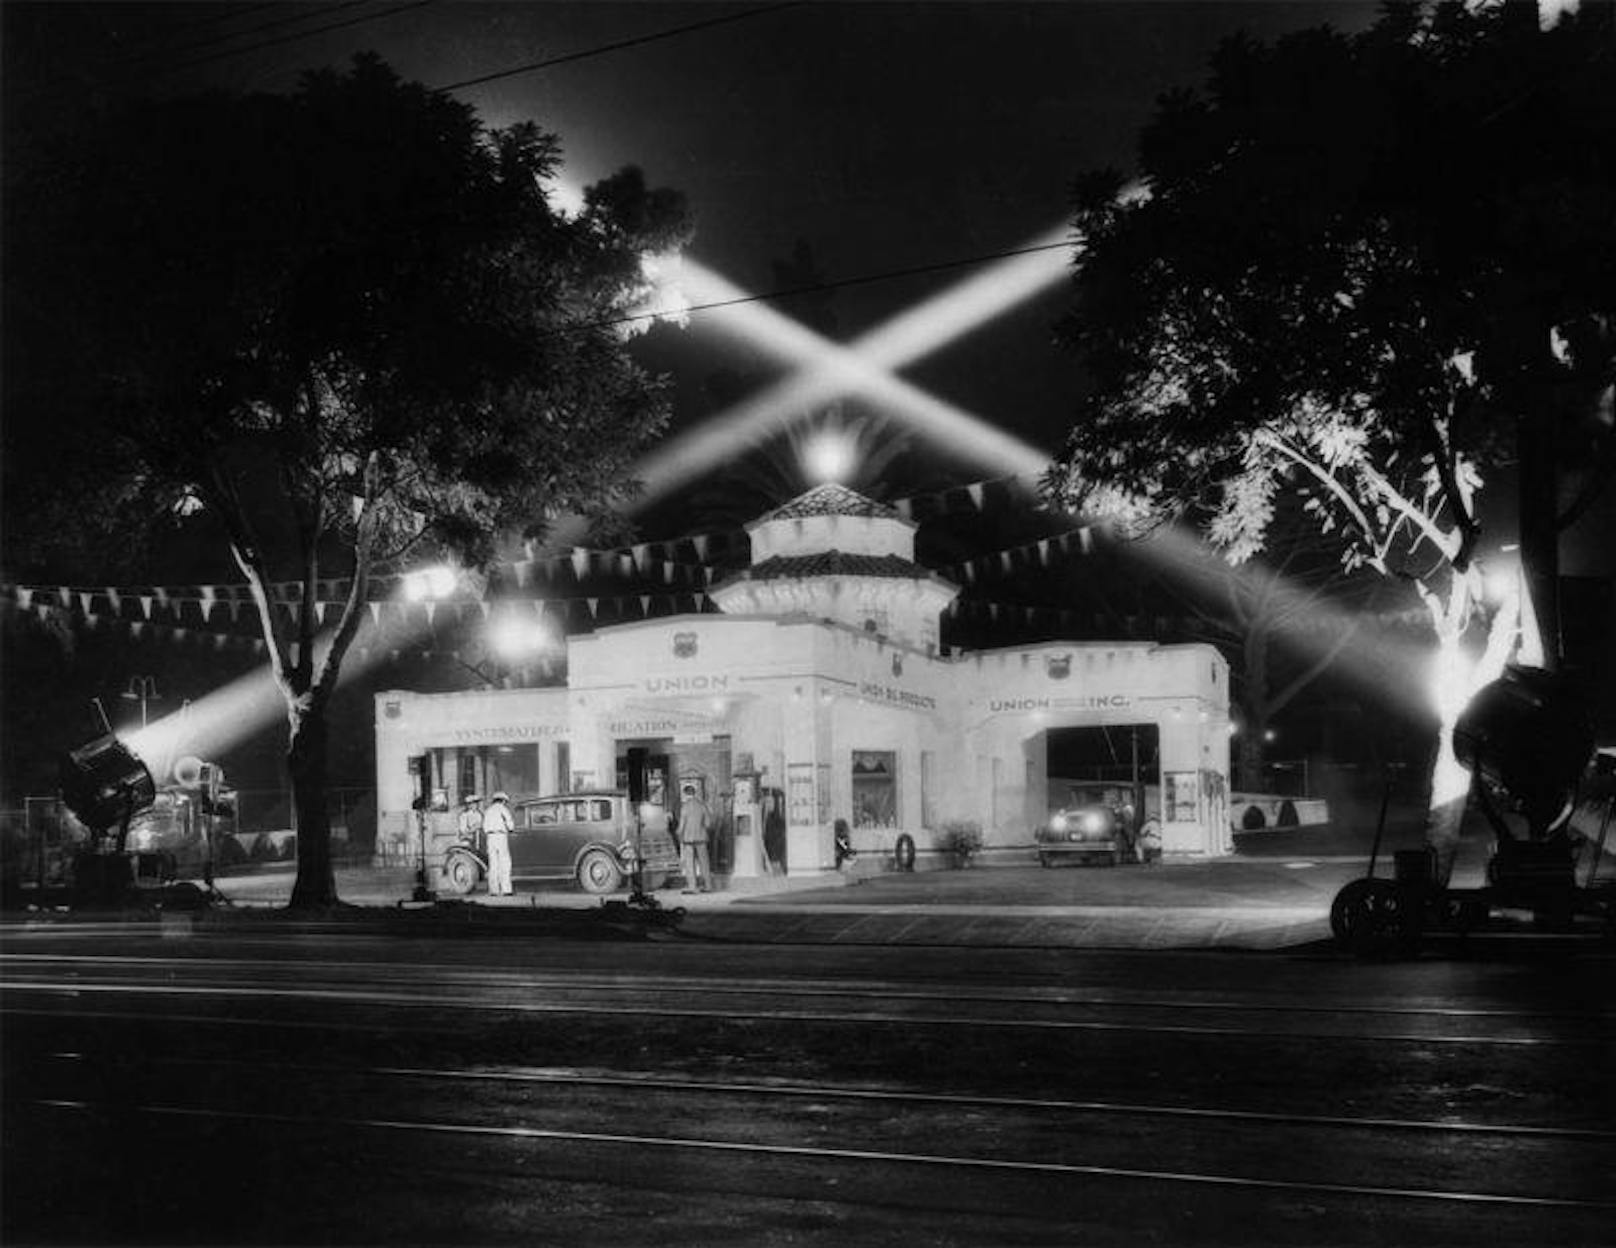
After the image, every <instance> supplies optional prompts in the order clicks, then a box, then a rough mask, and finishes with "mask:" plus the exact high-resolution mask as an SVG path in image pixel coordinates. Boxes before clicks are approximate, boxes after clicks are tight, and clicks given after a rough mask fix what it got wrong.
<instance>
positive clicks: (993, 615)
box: [988, 602, 1000, 624]
mask: <svg viewBox="0 0 1616 1248" xmlns="http://www.w3.org/2000/svg"><path fill="white" fill-rule="evenodd" d="M999 611H1000V607H999V604H998V603H996V602H990V603H988V618H989V619H990V620H992V621H993V622H994V623H995V624H997V623H998V622H999Z"/></svg>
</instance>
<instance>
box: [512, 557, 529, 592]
mask: <svg viewBox="0 0 1616 1248" xmlns="http://www.w3.org/2000/svg"><path fill="white" fill-rule="evenodd" d="M511 571H512V572H513V573H514V574H515V576H516V587H517V588H518V589H526V588H527V582H528V578H529V577H531V576H532V575H533V564H532V562H531V561H530V560H527V559H521V560H518V561H517V562H516V563H513V564H511Z"/></svg>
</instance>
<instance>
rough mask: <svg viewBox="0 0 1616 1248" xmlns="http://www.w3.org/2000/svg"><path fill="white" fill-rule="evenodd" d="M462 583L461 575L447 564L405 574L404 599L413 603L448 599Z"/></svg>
mask: <svg viewBox="0 0 1616 1248" xmlns="http://www.w3.org/2000/svg"><path fill="white" fill-rule="evenodd" d="M459 583H460V574H459V573H458V572H456V571H455V570H454V569H453V568H451V567H450V566H449V565H448V564H446V563H439V564H434V565H433V566H432V567H430V568H418V569H416V570H415V571H414V572H406V573H405V574H404V597H405V598H407V599H409V601H411V602H422V601H429V600H431V599H434V598H447V597H448V596H449V595H450V594H452V593H454V591H455V587H456V586H457V585H459Z"/></svg>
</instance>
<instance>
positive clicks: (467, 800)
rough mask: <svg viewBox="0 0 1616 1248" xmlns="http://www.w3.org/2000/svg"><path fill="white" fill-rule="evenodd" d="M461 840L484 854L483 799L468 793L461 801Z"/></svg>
mask: <svg viewBox="0 0 1616 1248" xmlns="http://www.w3.org/2000/svg"><path fill="white" fill-rule="evenodd" d="M459 831H460V840H461V843H462V844H465V845H470V846H471V847H472V848H473V849H475V850H476V851H477V852H478V853H479V854H480V853H482V852H483V844H482V842H483V799H482V798H481V797H479V796H478V795H477V794H475V793H467V794H466V795H465V796H464V797H462V798H461V799H460V827H459Z"/></svg>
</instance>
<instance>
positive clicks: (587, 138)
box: [0, 0, 1595, 644]
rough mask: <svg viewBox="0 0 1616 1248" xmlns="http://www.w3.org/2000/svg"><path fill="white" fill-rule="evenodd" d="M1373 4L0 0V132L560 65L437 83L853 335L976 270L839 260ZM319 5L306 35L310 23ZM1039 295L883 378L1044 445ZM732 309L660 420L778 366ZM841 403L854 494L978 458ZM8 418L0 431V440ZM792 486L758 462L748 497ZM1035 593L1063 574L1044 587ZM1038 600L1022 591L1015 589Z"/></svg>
mask: <svg viewBox="0 0 1616 1248" xmlns="http://www.w3.org/2000/svg"><path fill="white" fill-rule="evenodd" d="M1377 8H1378V4H1377V3H1376V0H1354V2H1350V3H1349V2H1329V3H1324V2H1320V3H1302V2H1300V0H1291V2H1288V3H1258V2H1256V0H1249V2H1245V3H1215V2H1212V0H1192V2H1189V3H1182V2H1177V0H1159V2H1158V0H1135V2H1131V3H1082V2H1080V3H1059V4H1057V3H1038V4H1022V3H984V2H979V0H971V2H965V3H947V4H944V3H920V4H887V3H858V4H854V3H843V4H812V3H808V4H786V5H779V4H771V3H768V2H767V0H762V2H760V3H757V4H751V5H748V4H685V3H650V4H646V3H592V4H563V3H521V4H516V3H479V2H463V3H456V2H453V0H435V2H431V3H410V2H409V0H358V2H357V3H320V4H289V3H274V4H262V3H238V4H207V3H170V4H144V3H113V4H99V5H78V4H71V3H49V4H45V3H28V2H19V0H11V2H8V3H6V4H5V5H4V6H3V7H0V17H3V20H4V23H5V32H4V33H5V40H4V58H5V64H4V70H5V72H4V77H3V79H0V85H3V90H4V104H5V118H4V125H5V127H6V130H7V132H8V134H9V135H12V136H15V135H16V134H17V133H18V130H19V129H21V128H28V129H30V130H38V129H40V128H45V127H49V126H50V125H51V123H52V120H53V117H54V116H55V115H56V114H58V113H60V112H67V111H71V110H73V109H74V108H75V107H76V106H78V105H79V104H81V103H82V102H83V101H85V100H88V99H100V100H102V101H105V100H106V99H108V98H111V99H114V100H115V99H117V98H119V96H120V95H121V94H125V93H127V94H135V93H140V92H144V91H157V92H165V93H167V92H187V91H192V90H197V89H200V88H202V87H208V86H221V85H222V86H228V87H231V88H234V89H238V90H263V91H272V92H281V91H288V90H291V89H292V88H293V87H294V86H295V85H296V82H297V77H298V75H299V74H300V73H301V72H302V71H304V70H306V69H309V68H313V67H318V66H337V65H342V64H345V63H346V62H347V61H348V59H349V58H350V57H352V56H353V55H354V54H355V53H357V52H361V51H375V52H377V53H379V54H380V55H382V56H383V57H384V58H385V59H386V60H387V61H389V62H390V63H391V64H392V65H393V67H394V68H395V69H396V70H397V71H398V72H399V73H400V74H402V75H403V76H404V77H406V78H410V79H415V80H418V81H421V82H423V83H425V84H427V85H428V86H432V87H447V86H450V85H451V84H455V83H458V82H461V81H463V80H466V79H471V78H476V77H481V76H484V75H491V74H500V73H502V71H509V70H515V69H518V68H519V67H523V66H528V65H533V64H535V63H537V62H542V61H548V60H554V59H557V58H570V59H566V60H564V62H563V63H560V64H555V65H550V66H548V67H542V68H537V69H534V70H532V71H531V72H519V73H514V74H511V75H509V76H505V77H501V78H499V79H498V80H497V81H493V82H488V83H484V84H482V85H477V86H468V87H463V88H457V89H456V94H457V95H458V96H459V97H460V98H462V99H464V100H466V101H468V102H469V103H471V104H473V105H474V106H475V107H476V108H477V109H478V111H479V113H480V115H481V116H482V118H483V120H484V121H485V122H487V123H488V124H491V125H505V124H509V123H512V122H515V121H519V120H533V121H536V122H538V123H539V124H540V125H542V126H543V127H545V128H546V129H549V130H552V131H554V132H556V133H557V134H558V135H559V136H560V137H561V140H562V143H563V147H564V151H565V155H566V166H565V172H566V175H567V177H568V178H569V179H570V180H571V181H573V182H574V183H577V184H587V183H588V182H591V181H594V180H596V179H598V178H600V177H602V176H604V175H606V174H609V173H611V172H613V171H615V170H616V169H618V168H620V167H622V166H623V165H625V164H637V165H639V166H641V167H642V168H643V169H644V170H645V171H646V173H647V175H648V178H649V179H650V181H651V182H652V183H653V184H654V185H666V186H671V187H675V188H677V189H679V190H681V191H683V192H684V193H685V194H686V195H687V196H688V198H689V201H690V204H691V206H692V208H693V211H694V214H695V218H696V223H697V235H696V238H695V240H694V243H693V244H692V246H691V247H690V249H689V252H688V254H689V256H690V257H691V258H692V259H693V260H695V261H698V262H699V263H700V264H701V265H703V266H705V267H706V268H708V269H710V270H712V271H714V272H716V273H717V274H720V275H722V276H723V277H724V278H726V279H728V280H729V281H731V282H733V283H735V284H736V285H738V286H739V287H741V288H743V289H744V290H746V291H748V292H752V293H757V294H763V293H767V292H769V291H770V290H771V289H774V288H775V283H776V278H775V274H774V262H775V261H778V260H782V259H784V258H786V257H787V256H788V255H789V254H790V253H791V251H792V249H793V247H794V246H795V245H796V243H797V241H798V240H804V241H806V243H807V244H808V246H809V247H810V248H811V251H812V255H813V258H814V261H815V264H816V267H817V268H818V270H819V271H820V274H821V275H822V277H823V278H824V279H826V280H828V281H831V282H842V283H848V284H847V285H846V286H845V287H844V288H841V289H838V290H836V291H835V293H834V294H833V295H832V296H831V297H830V299H829V306H830V310H831V311H832V312H833V313H834V316H835V319H836V331H835V332H836V337H837V338H838V339H840V340H842V341H851V340H853V339H855V338H857V337H858V336H859V335H860V334H862V333H865V332H867V331H869V330H871V329H873V328H875V327H877V326H879V325H881V324H882V323H883V322H885V321H886V320H887V319H888V318H891V317H893V316H895V315H897V314H899V313H901V312H903V311H904V310H906V309H909V308H912V307H914V306H915V305H917V304H919V303H921V302H922V301H924V300H926V299H928V298H930V297H932V296H934V295H936V294H938V293H939V292H941V291H943V290H944V289H946V288H948V287H949V286H951V285H952V284H954V283H956V282H958V281H960V280H961V279H962V278H963V277H964V276H967V275H968V274H970V273H971V272H973V271H975V270H974V269H973V268H971V267H963V268H951V269H946V270H944V271H940V272H933V273H927V274H923V275H912V276H907V277H901V278H891V279H887V280H873V281H867V280H863V279H867V278H872V277H877V276H879V275H882V274H888V273H891V272H893V271H899V270H911V269H920V268H926V267H928V266H942V265H950V264H955V263H957V262H960V261H966V260H970V259H971V258H973V257H983V256H990V255H993V254H995V253H1000V252H1004V251H1006V250H1010V249H1014V248H1018V247H1022V246H1025V245H1026V244H1027V243H1029V242H1030V241H1032V240H1033V239H1035V238H1036V237H1038V236H1039V235H1042V234H1045V233H1047V232H1048V231H1050V230H1051V229H1053V228H1056V227H1058V226H1060V225H1061V223H1062V221H1063V219H1064V218H1065V216H1066V213H1067V189H1068V187H1069V185H1070V184H1071V182H1072V180H1073V179H1074V177H1075V176H1076V175H1078V174H1079V173H1082V172H1084V171H1086V170H1089V169H1092V168H1096V167H1101V166H1107V165H1110V166H1116V167H1118V168H1121V169H1124V170H1126V169H1128V168H1130V167H1131V165H1132V164H1133V150H1134V144H1135V141H1136V138H1137V135H1138V131H1139V128H1140V126H1141V125H1142V124H1143V123H1144V122H1145V121H1146V120H1147V119H1148V117H1149V116H1150V114H1151V111H1152V108H1153V106H1154V103H1155V101H1156V99H1157V97H1158V95H1159V94H1160V93H1162V92H1163V91H1167V90H1170V89H1173V88H1178V87H1196V86H1198V85H1199V84H1200V83H1201V82H1202V81H1203V79H1204V77H1205V73H1206V64H1207V58H1208V57H1209V55H1210V54H1211V53H1212V51H1213V50H1214V48H1215V47H1216V45H1217V43H1218V41H1219V40H1220V39H1221V38H1223V37H1224V36H1227V35H1230V34H1233V33H1235V32H1236V31H1240V30H1244V31H1246V32H1247V33H1250V34H1252V35H1254V36H1256V37H1258V38H1262V39H1265V40H1272V39H1273V38H1275V37H1277V36H1279V35H1281V34H1283V33H1285V32H1287V31H1291V30H1297V29H1301V28H1303V27H1308V26H1316V25H1320V24H1324V23H1330V24H1333V25H1335V26H1337V27H1340V28H1344V29H1357V28H1360V27H1362V26H1364V25H1366V24H1367V23H1368V22H1369V21H1371V20H1372V19H1373V17H1374V14H1375V12H1376V10H1377ZM732 18H733V19H735V20H718V19H732ZM327 26H329V27H332V29H329V30H326V31H324V32H323V33H311V32H317V31H319V28H321V27H327ZM685 27H698V28H696V29H688V30H681V28H685ZM675 32H676V33H675ZM614 45H627V46H614ZM243 49H250V50H246V51H243ZM1065 298H1066V294H1065V290H1064V288H1063V287H1062V286H1056V287H1053V288H1051V289H1049V290H1047V291H1046V292H1045V293H1044V294H1043V295H1041V296H1040V297H1039V298H1037V299H1034V300H1031V301H1029V302H1027V303H1025V304H1023V305H1021V306H1020V307H1018V308H1017V309H1015V310H1014V311H1013V312H1006V313H1002V314H999V315H997V316H996V317H994V318H993V319H992V320H991V321H990V322H989V323H987V324H985V325H984V326H982V327H981V328H980V329H978V330H976V331H975V332H973V333H970V334H968V335H965V336H963V337H961V338H959V339H958V340H956V341H954V342H952V343H950V344H949V345H948V346H947V347H945V348H943V349H942V350H940V351H938V352H936V353H935V354H933V355H931V356H929V357H927V358H926V359H924V360H923V361H921V362H920V363H918V364H916V365H914V366H912V367H911V368H909V369H908V370H907V371H906V372H905V374H904V375H905V377H906V378H907V379H908V380H910V381H912V382H915V383H916V384H918V385H919V386H921V387H923V388H925V389H926V390H927V391H930V392H932V393H934V394H936V395H937V396H939V397H941V398H944V399H946V400H948V401H949V402H951V403H953V404H955V405H957V406H958V407H959V408H961V409H964V410H965V411H967V412H969V413H971V414H973V415H974V416H976V417H977V418H979V419H981V420H983V421H986V422H990V423H991V424H994V425H996V426H999V427H1001V428H1004V429H1006V430H1009V431H1011V432H1013V433H1014V434H1015V435H1016V436H1018V437H1019V438H1021V439H1023V440H1025V441H1026V442H1028V443H1030V444H1032V445H1033V446H1034V447H1037V448H1041V449H1045V450H1050V451H1053V450H1054V449H1056V448H1057V447H1058V446H1059V444H1060V442H1061V440H1062V438H1063V435H1064V433H1065V431H1066V428H1067V424H1068V422H1069V419H1070V413H1071V412H1072V410H1073V407H1074V404H1075V400H1076V397H1077V395H1078V393H1079V390H1080V384H1081V379H1080V378H1079V377H1078V376H1077V375H1076V371H1075V369H1074V368H1073V366H1072V364H1071V362H1070V361H1069V360H1067V359H1066V358H1064V357H1063V356H1062V355H1061V354H1060V353H1059V352H1058V351H1056V350H1055V348H1054V347H1053V346H1052V345H1051V340H1050V339H1051V336H1050V326H1051V324H1052V322H1053V321H1054V320H1055V319H1056V318H1057V317H1058V316H1059V314H1060V312H1061V311H1062V309H1063V306H1064V302H1065ZM773 306H775V307H777V308H778V310H779V311H781V312H784V313H786V314H788V315H791V314H799V315H800V314H801V312H802V305H801V304H800V303H799V302H797V301H791V300H787V301H780V302H777V303H775V304H774V305H773ZM730 315H732V314H731V313H728V312H723V311H711V312H702V311H697V312H696V313H695V314H693V316H692V318H691V322H690V325H689V327H688V328H687V329H685V330H682V331H680V330H670V329H661V328H659V329H657V330H654V331H652V332H651V333H650V334H648V335H646V336H645V337H644V338H642V339H641V340H640V346H639V348H638V349H639V350H641V351H642V352H644V354H645V357H646V359H647V360H648V362H651V363H653V364H654V365H655V366H657V367H659V368H666V369H668V370H670V371H671V372H672V373H673V374H674V376H675V378H676V381H677V385H678V389H677V410H678V416H677V424H676V428H689V427H690V426H691V425H693V424H694V423H696V422H698V421H699V420H701V419H702V418H703V417H706V416H708V415H711V414H712V413H713V412H714V411H715V409H716V406H717V404H716V401H715V399H714V397H713V392H712V387H711V381H712V378H713V376H714V375H715V374H718V373H721V372H726V371H727V372H729V373H730V374H732V375H735V376H738V377H740V378H742V379H750V380H751V381H753V382H757V381H759V380H764V379H766V378H767V376H768V375H769V372H770V370H771V369H776V368H777V365H774V364H772V363H770V362H769V361H768V360H767V358H766V357H765V356H763V355H761V354H758V353H756V352H752V351H749V350H748V349H747V348H745V347H744V346H743V345H738V343H737V340H736V338H735V337H734V336H732V335H729V334H725V333H722V332H719V328H720V326H721V322H722V318H724V317H726V316H730ZM858 414H859V413H858V410H857V409H855V410H854V415H855V416H857V415H858ZM866 414H868V415H872V416H873V417H875V418H876V419H872V420H871V427H872V428H874V429H875V430H876V438H875V440H872V441H869V442H867V443H866V450H867V451H868V452H870V453H871V454H872V455H873V456H875V457H878V458H884V460H885V463H884V470H883V472H882V473H881V474H880V476H879V478H878V479H877V478H875V477H874V476H873V475H866V476H865V477H864V478H863V479H860V478H858V477H855V478H854V479H853V480H852V481H851V482H850V483H851V484H853V485H854V486H855V487H857V488H861V489H864V490H865V491H866V492H868V493H870V494H872V495H874V496H876V497H878V498H891V497H894V496H903V495H906V494H911V493H915V492H924V491H927V490H930V489H935V488H938V487H939V486H941V485H944V484H951V483H958V482H960V481H966V480H971V479H973V476H975V477H980V476H985V475H991V473H989V472H984V471H980V470H978V471H975V472H974V473H973V472H972V465H970V464H969V463H959V462H952V463H950V462H949V461H948V457H949V455H950V454H951V452H952V451H953V450H954V449H956V448H951V447H949V446H946V445H942V446H932V445H926V444H925V439H920V438H915V437H913V436H910V437H908V438H906V439H904V440H902V441H901V442H900V443H897V444H896V445H897V446H900V447H901V450H897V451H896V452H894V450H893V448H892V447H888V448H886V453H885V455H884V456H882V454H881V452H882V448H881V447H880V446H879V444H878V443H879V438H880V437H881V436H884V435H883V434H882V432H881V431H882V430H883V429H884V428H885V426H884V425H883V424H882V422H881V421H880V420H879V419H878V417H879V413H878V412H874V413H870V412H868V410H867V409H866ZM19 432H20V431H18V430H16V429H14V428H13V429H9V430H8V431H7V436H8V438H9V439H15V438H16V437H17V436H18V434H19ZM783 448H784V440H783V439H780V440H777V442H776V443H775V445H774V446H773V447H772V448H768V449H769V450H770V452H771V457H772V458H773V459H775V460H776V461H778V460H783V459H789V456H787V455H784V454H782V451H783ZM788 476H789V474H788ZM804 484H805V482H804V481H802V480H801V479H800V478H799V479H797V480H795V481H792V480H790V479H785V480H782V481H781V482H779V483H778V488H776V489H774V491H773V495H774V496H773V497H772V498H770V499H768V500H767V502H766V504H765V505H772V503H777V502H779V501H783V499H784V497H786V496H787V495H788V494H789V493H791V492H795V490H796V489H800V488H802V487H803V485H804ZM1500 486H1501V489H1500V491H1499V493H1500V494H1501V495H1505V494H1507V486H1504V485H1503V483H1502V482H1500ZM748 505H749V506H750V504H748ZM757 510H761V507H755V506H754V507H751V508H750V510H749V511H748V512H746V513H745V514H744V515H736V516H731V517H729V518H728V522H729V523H734V522H736V521H738V520H742V519H746V518H749V516H750V515H751V514H755V512H756V511H757ZM682 519H683V518H682V517H681V516H679V515H678V514H677V513H668V514H662V515H654V516H647V517H644V520H645V530H644V534H645V536H647V537H650V538H659V537H670V536H674V535H676V534H678V533H680V532H684V531H687V530H686V529H684V528H681V527H679V525H680V523H681V521H682ZM998 523H999V521H998V520H996V519H992V518H988V517H984V518H983V521H982V523H981V524H979V525H974V524H973V525H969V526H968V527H969V528H970V529H971V532H970V534H969V536H970V538H971V539H972V540H975V541H977V542H978V543H979V549H984V550H992V549H996V548H997V547H996V546H995V545H994V543H995V542H997V543H998V546H1008V545H1012V544H1014V542H1015V541H1016V540H1018V536H1021V537H1024V535H1017V534H1016V533H1014V532H1009V531H1002V532H1001V531H1000V529H998V528H996V527H995V526H996V525H997V524H998ZM697 527H713V526H712V525H711V524H710V523H709V524H707V525H704V526H702V525H698V526H697ZM922 536H923V539H925V537H926V533H925V530H923V533H922ZM933 553H936V552H935V551H934V552H933ZM951 554H952V557H954V558H960V557H964V554H965V552H964V551H963V550H959V551H953V552H951ZM922 557H923V558H924V557H925V554H924V552H923V556H922ZM1572 563H1573V564H1574V565H1577V561H1576V559H1575V558H1573V560H1572ZM1566 570H1567V571H1569V572H1587V571H1593V570H1595V569H1593V568H1589V567H1584V566H1580V565H1577V566H1570V567H1568V568H1567V569H1566ZM1034 588H1039V587H1038V586H1035V587H1034ZM1042 588H1043V590H1045V591H1047V593H1048V594H1057V595H1060V594H1064V593H1065V592H1066V591H1065V590H1064V589H1063V588H1062V587H1060V586H1058V585H1056V584H1055V583H1054V582H1053V581H1051V582H1050V583H1049V584H1048V585H1047V586H1043V587H1042ZM1007 592H1008V591H1006V593H1007ZM1046 600H1047V596H1046V595H1045V594H1042V593H1041V594H1040V595H1039V597H1038V598H1037V601H1046ZM1084 601H1087V598H1086V596H1085V597H1084ZM970 644H982V643H981V642H980V641H976V642H972V643H970Z"/></svg>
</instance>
